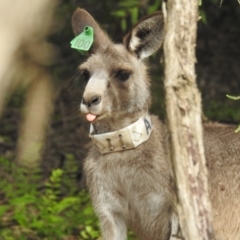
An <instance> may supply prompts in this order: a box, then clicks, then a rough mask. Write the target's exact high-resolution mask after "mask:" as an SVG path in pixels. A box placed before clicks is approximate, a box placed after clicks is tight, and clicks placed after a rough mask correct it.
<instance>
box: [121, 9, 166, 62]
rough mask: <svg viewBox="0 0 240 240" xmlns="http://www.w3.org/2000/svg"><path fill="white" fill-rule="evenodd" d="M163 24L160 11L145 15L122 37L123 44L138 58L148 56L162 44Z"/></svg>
mask: <svg viewBox="0 0 240 240" xmlns="http://www.w3.org/2000/svg"><path fill="white" fill-rule="evenodd" d="M163 26H164V24H163V15H162V13H161V12H155V13H154V14H152V15H149V16H146V17H144V18H143V19H141V20H140V21H139V22H138V23H137V24H136V25H135V26H134V27H133V28H132V30H131V31H130V32H129V33H128V34H127V35H126V36H125V37H124V39H123V42H124V45H125V46H126V48H127V49H128V51H130V52H133V53H135V54H136V55H137V56H138V57H139V58H140V59H144V58H146V57H149V56H150V55H152V54H153V53H154V52H156V51H157V50H158V49H159V48H160V47H161V45H162V42H163V35H164V34H163V32H164V29H163Z"/></svg>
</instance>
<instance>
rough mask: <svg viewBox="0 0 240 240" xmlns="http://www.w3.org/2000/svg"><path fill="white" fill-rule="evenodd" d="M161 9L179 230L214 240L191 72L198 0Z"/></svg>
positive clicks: (193, 239) (175, 1)
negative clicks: (164, 29) (163, 19)
mask: <svg viewBox="0 0 240 240" xmlns="http://www.w3.org/2000/svg"><path fill="white" fill-rule="evenodd" d="M163 10H164V16H165V27H166V32H165V33H166V36H165V42H164V54H165V80H164V87H165V93H166V109H167V121H168V129H169V134H170V149H169V152H170V155H171V159H172V163H173V169H174V175H175V181H176V189H177V210H178V215H179V221H180V227H181V231H182V235H183V237H184V238H185V239H188V240H198V239H205V240H206V239H214V232H213V228H212V218H211V211H210V210H211V206H210V201H209V196H208V185H207V169H206V164H205V157H204V148H203V141H202V123H201V97H200V94H199V91H198V89H197V85H196V80H195V79H196V76H195V67H194V65H195V62H196V58H195V45H196V29H197V19H198V0H168V3H167V10H166V5H163Z"/></svg>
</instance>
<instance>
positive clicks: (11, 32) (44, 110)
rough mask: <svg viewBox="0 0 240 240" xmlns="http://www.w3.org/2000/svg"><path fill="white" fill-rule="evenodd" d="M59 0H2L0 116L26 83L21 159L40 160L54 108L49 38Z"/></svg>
mask: <svg viewBox="0 0 240 240" xmlns="http://www.w3.org/2000/svg"><path fill="white" fill-rule="evenodd" d="M57 2H58V0H36V1H32V2H31V4H30V2H29V0H18V1H15V2H14V3H13V2H12V1H9V0H0V56H1V59H0V63H1V64H0V117H1V115H2V112H3V109H4V106H5V104H6V102H7V100H8V99H9V98H10V97H11V94H12V93H13V92H14V90H15V89H16V88H18V87H20V86H21V87H23V86H24V87H26V88H28V89H27V92H28V93H27V101H26V104H25V111H24V116H23V119H24V120H23V124H22V127H21V130H20V138H19V140H18V157H17V159H18V163H19V164H21V165H24V166H28V167H33V166H36V165H38V164H39V161H40V159H41V150H42V147H43V144H44V138H45V134H46V129H47V122H48V120H49V116H50V114H51V109H52V104H53V101H52V95H53V88H52V80H51V76H50V74H49V73H48V72H47V70H46V69H47V66H48V65H50V64H51V63H52V62H53V59H54V53H55V51H54V47H53V46H52V45H51V44H49V43H48V42H47V41H46V38H47V36H48V34H49V33H50V32H52V31H53V29H52V28H53V17H54V10H55V7H56V5H57Z"/></svg>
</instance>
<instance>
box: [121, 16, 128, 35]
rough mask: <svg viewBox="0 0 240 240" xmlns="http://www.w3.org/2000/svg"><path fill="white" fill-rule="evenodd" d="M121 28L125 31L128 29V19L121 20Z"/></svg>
mask: <svg viewBox="0 0 240 240" xmlns="http://www.w3.org/2000/svg"><path fill="white" fill-rule="evenodd" d="M121 29H122V31H123V32H125V31H126V30H127V21H126V19H122V20H121Z"/></svg>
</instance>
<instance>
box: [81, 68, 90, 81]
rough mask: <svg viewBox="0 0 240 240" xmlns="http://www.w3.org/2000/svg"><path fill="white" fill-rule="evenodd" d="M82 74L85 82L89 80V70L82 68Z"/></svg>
mask: <svg viewBox="0 0 240 240" xmlns="http://www.w3.org/2000/svg"><path fill="white" fill-rule="evenodd" d="M82 76H83V78H84V81H85V82H87V81H88V80H89V78H90V73H89V71H88V70H83V71H82Z"/></svg>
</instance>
